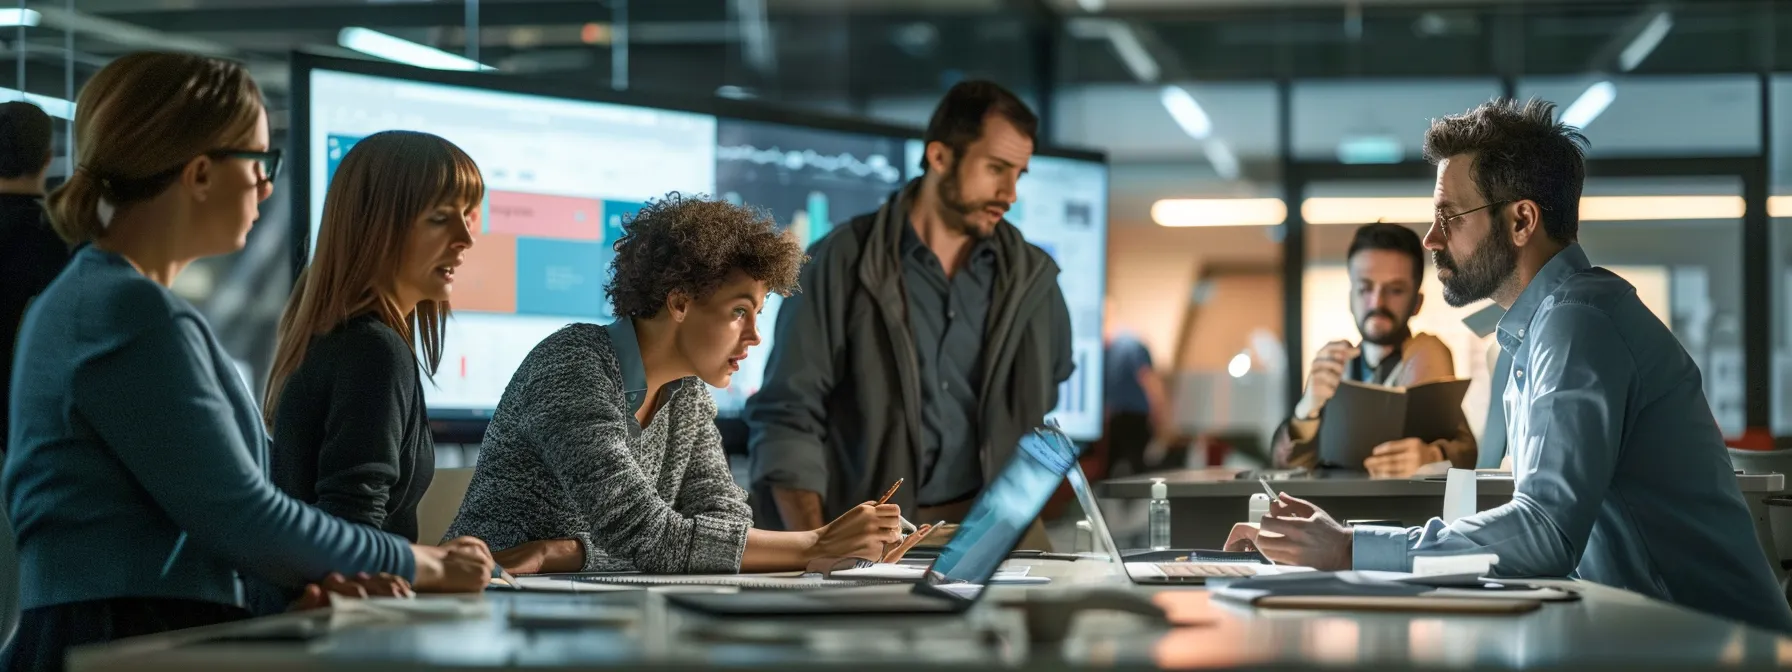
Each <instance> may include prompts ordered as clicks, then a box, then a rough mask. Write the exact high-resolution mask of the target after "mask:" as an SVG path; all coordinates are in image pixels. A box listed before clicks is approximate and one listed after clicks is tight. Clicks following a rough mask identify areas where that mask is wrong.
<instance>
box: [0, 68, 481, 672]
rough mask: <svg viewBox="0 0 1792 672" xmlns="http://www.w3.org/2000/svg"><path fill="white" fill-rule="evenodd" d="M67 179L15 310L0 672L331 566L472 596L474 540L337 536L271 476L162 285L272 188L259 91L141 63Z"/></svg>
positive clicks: (211, 247) (342, 525)
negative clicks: (63, 257) (8, 569)
mask: <svg viewBox="0 0 1792 672" xmlns="http://www.w3.org/2000/svg"><path fill="white" fill-rule="evenodd" d="M74 132H75V137H77V138H79V139H80V142H79V144H78V146H77V148H76V152H75V156H74V157H73V159H74V162H75V164H76V169H75V171H74V174H73V175H72V176H71V178H70V179H69V181H68V182H67V183H66V184H64V185H63V186H62V187H60V188H58V189H57V190H56V192H55V193H53V194H51V196H50V200H49V210H50V216H51V221H52V223H53V224H54V226H55V228H56V230H57V232H58V233H59V234H60V235H61V236H62V237H63V238H64V239H65V240H67V241H68V242H69V243H71V244H73V245H77V246H78V247H79V250H78V251H77V252H76V253H75V256H74V259H73V260H72V261H71V262H70V264H69V266H68V268H67V269H65V270H64V271H63V272H62V274H61V275H60V276H58V277H57V279H56V280H55V281H54V282H52V283H51V284H50V286H49V288H47V289H45V290H44V292H43V293H42V294H41V295H40V296H39V297H38V299H37V300H36V301H35V302H34V303H33V304H32V307H31V308H30V310H29V311H28V312H27V313H26V316H25V322H24V325H23V327H22V328H21V330H20V336H19V344H18V346H17V347H18V352H17V358H16V360H15V361H16V362H17V364H18V366H17V368H16V370H15V375H14V380H15V381H18V382H19V385H18V387H16V388H15V390H14V393H13V397H12V401H11V409H10V411H11V417H12V419H13V423H12V433H11V437H10V441H11V445H10V450H8V451H7V454H6V466H5V471H4V474H3V475H0V491H3V493H4V495H5V497H6V503H7V504H8V506H9V509H10V514H11V519H12V522H13V524H14V527H15V528H16V533H17V537H18V542H17V543H18V555H19V565H20V582H19V583H20V588H21V590H20V594H21V595H20V601H21V603H22V604H21V606H22V607H23V614H22V618H21V621H20V626H19V632H18V635H17V637H16V638H15V639H14V641H13V642H12V644H11V645H10V646H8V647H7V650H6V652H5V660H4V661H0V666H3V667H5V668H6V669H37V668H45V669H60V668H61V667H62V661H63V658H64V654H65V651H66V650H67V649H68V647H70V646H74V645H78V644H87V643H95V642H105V641H110V640H113V639H118V638H122V637H129V636H134V635H142V634H150V633H155V632H162V631H167V630H173V629H178V628H187V627H194V626H201V625H209V624H214V623H219V622H224V621H229V620H234V619H239V618H243V617H246V616H248V615H249V612H248V611H247V610H246V609H244V605H243V604H242V601H241V597H240V595H241V594H242V592H243V591H242V587H243V586H242V581H243V578H244V576H245V575H247V576H248V577H251V578H255V579H258V580H261V581H265V582H268V583H270V584H273V585H276V586H280V587H281V588H284V589H287V590H292V589H296V588H298V587H300V586H303V585H304V584H306V583H307V582H313V581H321V580H324V579H325V578H326V577H329V576H330V575H331V574H332V572H342V573H344V574H349V575H356V574H359V573H366V574H368V575H374V574H381V573H386V574H390V575H393V576H397V577H399V578H402V579H406V580H409V581H411V582H412V583H414V584H415V585H416V587H417V588H418V589H419V590H452V591H474V590H482V589H483V588H484V586H485V584H486V583H487V581H488V580H489V576H490V571H491V566H492V561H491V556H490V554H489V552H487V551H486V550H485V549H484V547H483V544H479V543H478V542H477V540H469V541H468V542H466V543H463V544H458V545H454V546H450V547H438V546H419V545H415V544H407V543H406V542H405V541H404V540H403V539H401V538H399V537H397V536H395V535H391V534H386V533H384V532H380V531H378V530H375V529H372V528H368V527H365V526H361V525H355V524H352V523H348V522H345V521H343V520H340V519H338V518H335V517H333V516H330V515H328V514H325V513H323V512H322V511H318V510H317V509H315V508H312V507H310V506H306V505H305V504H304V503H302V502H299V501H298V500H295V499H293V498H291V497H288V496H286V495H284V494H282V493H281V492H280V491H279V489H278V488H276V487H274V485H273V484H272V483H270V482H269V481H268V478H267V466H266V464H267V452H268V439H267V433H266V431H265V429H264V427H263V425H262V419H261V411H260V410H259V409H258V408H257V407H256V405H255V401H254V398H253V397H252V396H251V395H250V394H249V391H248V389H247V388H246V386H245V385H244V384H243V382H242V379H241V378H240V377H239V376H238V375H237V373H236V370H235V367H234V364H233V361H232V360H231V358H230V356H229V355H228V354H227V353H226V352H225V351H224V348H223V346H222V345H221V344H220V343H219V342H218V339H217V338H216V337H215V336H214V335H213V334H212V331H211V328H210V327H209V325H208V324H207V322H206V320H205V318H204V316H202V315H201V314H200V313H199V311H198V310H196V309H195V308H194V307H193V306H192V305H190V304H188V303H187V302H186V301H185V300H183V299H181V298H180V297H179V296H177V295H176V294H174V293H173V292H172V291H170V290H169V287H170V286H172V285H173V284H174V281H175V278H176V277H177V276H178V275H179V274H180V272H181V271H182V270H183V269H184V268H186V266H187V265H188V264H190V263H192V262H193V261H194V260H197V259H199V258H202V257H207V256H213V255H219V254H227V253H230V252H234V251H236V250H239V249H241V248H242V247H243V244H244V242H245V240H246V238H247V236H248V233H249V229H250V228H251V226H253V224H254V221H255V218H256V216H257V215H258V204H259V203H260V202H261V201H262V200H264V199H266V198H267V197H268V196H269V195H270V194H271V193H272V192H273V178H274V176H275V174H276V171H277V169H278V166H279V159H280V153H279V152H278V151H277V150H273V149H272V148H270V147H269V140H268V122H267V114H266V112H265V110H264V109H263V106H262V101H261V91H260V90H259V89H258V88H257V87H256V85H255V82H254V81H253V80H252V79H250V77H249V73H248V71H247V70H246V69H245V68H244V67H243V66H242V65H241V64H239V63H234V62H229V61H223V60H218V59H212V58H205V57H200V56H193V55H185V54H165V53H138V54H130V55H127V56H123V57H120V58H119V59H117V60H115V61H113V62H112V63H110V64H108V65H107V66H106V67H105V68H103V69H101V70H100V72H99V73H97V74H95V75H94V76H93V79H91V80H90V81H89V82H88V83H87V85H86V87H84V88H83V89H82V91H81V95H80V100H79V101H78V107H77V112H76V115H75V125H74Z"/></svg>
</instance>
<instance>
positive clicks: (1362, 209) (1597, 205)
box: [1151, 195, 1792, 227]
mask: <svg viewBox="0 0 1792 672" xmlns="http://www.w3.org/2000/svg"><path fill="white" fill-rule="evenodd" d="M1745 209H1746V208H1745V204H1744V202H1743V200H1742V197H1741V196H1709V195H1702V196H1587V197H1584V198H1582V199H1580V219H1581V221H1583V222H1642V221H1659V220H1695V219H1741V218H1742V215H1743V211H1744V210H1745ZM1300 212H1301V217H1302V219H1304V220H1306V222H1307V223H1308V224H1312V225H1315V226H1319V225H1334V224H1342V225H1352V226H1356V225H1362V224H1368V223H1371V222H1393V223H1399V224H1425V223H1427V222H1430V221H1431V218H1432V215H1433V213H1434V209H1433V207H1432V203H1431V199H1430V198H1427V197H1418V196H1415V197H1394V198H1351V197H1315V198H1309V199H1306V200H1305V201H1302V202H1301V205H1300ZM1767 212H1768V214H1769V215H1770V216H1773V217H1792V196H1774V197H1772V198H1769V199H1767ZM1285 215H1286V208H1285V206H1283V204H1282V201H1281V199H1277V198H1180V199H1177V198H1172V199H1164V200H1160V201H1158V202H1156V203H1154V204H1152V206H1151V219H1152V220H1153V221H1155V222H1157V224H1158V225H1160V226H1170V227H1183V226H1274V225H1277V224H1281V223H1282V220H1283V219H1285Z"/></svg>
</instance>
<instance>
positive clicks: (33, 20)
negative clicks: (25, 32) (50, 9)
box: [0, 7, 43, 28]
mask: <svg viewBox="0 0 1792 672" xmlns="http://www.w3.org/2000/svg"><path fill="white" fill-rule="evenodd" d="M42 19H43V15H41V14H38V13H37V10H35V9H19V8H17V7H14V8H12V9H0V26H4V27H7V28H17V27H19V26H25V27H26V28H35V27H36V26H37V22H38V21H39V20H42Z"/></svg>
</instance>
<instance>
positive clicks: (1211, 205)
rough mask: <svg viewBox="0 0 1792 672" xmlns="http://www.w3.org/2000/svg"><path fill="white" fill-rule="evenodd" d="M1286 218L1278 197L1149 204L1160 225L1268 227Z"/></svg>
mask: <svg viewBox="0 0 1792 672" xmlns="http://www.w3.org/2000/svg"><path fill="white" fill-rule="evenodd" d="M1287 217H1288V207H1287V206H1285V205H1283V204H1282V199H1279V198H1167V199H1164V200H1161V201H1158V202H1156V203H1152V204H1151V220H1152V221H1154V222H1157V223H1158V225H1159V226H1170V227H1185V226H1271V225H1275V224H1281V223H1282V220H1284V219H1287Z"/></svg>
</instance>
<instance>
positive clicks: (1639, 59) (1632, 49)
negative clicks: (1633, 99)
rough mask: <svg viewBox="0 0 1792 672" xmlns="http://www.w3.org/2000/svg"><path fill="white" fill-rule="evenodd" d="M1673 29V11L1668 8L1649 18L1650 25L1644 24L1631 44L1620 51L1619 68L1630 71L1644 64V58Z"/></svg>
mask: <svg viewBox="0 0 1792 672" xmlns="http://www.w3.org/2000/svg"><path fill="white" fill-rule="evenodd" d="M1673 29H1674V15H1673V13H1672V12H1668V11H1667V10H1662V11H1661V12H1659V13H1657V14H1656V15H1655V18H1652V19H1649V25H1646V26H1643V30H1642V31H1641V32H1638V33H1637V34H1636V37H1634V38H1632V39H1631V40H1630V44H1627V45H1624V50H1623V51H1620V52H1618V69H1619V70H1622V71H1624V72H1630V71H1631V70H1635V69H1636V66H1639V65H1642V64H1643V59H1646V58H1648V57H1649V54H1650V53H1653V52H1654V51H1655V47H1657V46H1660V45H1661V40H1662V38H1665V37H1667V36H1668V31H1670V30H1673Z"/></svg>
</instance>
